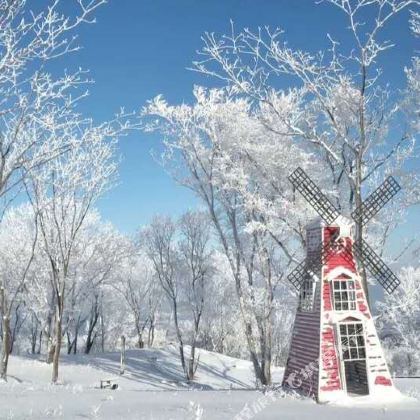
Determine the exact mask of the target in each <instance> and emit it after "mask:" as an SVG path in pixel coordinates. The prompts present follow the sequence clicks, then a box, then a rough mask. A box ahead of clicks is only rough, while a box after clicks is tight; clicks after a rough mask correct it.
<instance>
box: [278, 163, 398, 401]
mask: <svg viewBox="0 0 420 420" xmlns="http://www.w3.org/2000/svg"><path fill="white" fill-rule="evenodd" d="M289 180H290V182H291V183H292V185H293V187H294V189H295V190H297V191H298V192H299V193H301V194H302V196H303V197H304V198H305V199H306V200H307V201H308V203H309V204H311V206H312V207H313V208H314V209H315V210H316V212H317V213H318V214H319V216H320V217H321V219H317V220H316V221H315V222H313V223H310V224H308V226H307V227H306V236H307V240H306V258H305V260H304V261H302V262H301V263H300V264H298V266H297V267H296V268H295V269H294V270H293V271H292V272H291V273H290V274H289V275H288V279H289V281H290V282H291V283H292V285H293V286H294V287H295V288H296V289H297V290H298V291H299V306H298V309H297V312H296V317H295V322H294V327H293V334H292V340H291V345H290V349H289V356H288V359H287V364H286V369H285V373H284V379H283V385H284V386H286V387H290V388H293V389H295V390H298V391H300V392H301V393H304V394H306V395H308V396H311V397H314V398H315V399H316V400H317V401H318V402H329V401H334V400H336V399H340V398H341V397H343V396H346V397H347V396H359V395H370V396H372V397H376V396H377V397H380V398H382V397H383V396H384V394H385V395H386V396H387V397H392V396H395V397H397V396H399V395H400V394H399V392H398V391H397V390H396V389H395V388H394V385H393V381H392V378H391V375H390V373H389V369H388V366H387V364H386V361H385V358H384V355H383V351H382V348H381V344H380V341H379V339H378V335H377V332H376V328H375V325H374V322H373V319H372V315H371V312H370V309H369V305H368V301H367V298H366V293H365V291H364V288H363V284H362V279H361V276H360V274H359V267H360V268H366V269H367V270H369V272H370V273H371V275H372V276H373V277H374V278H375V279H376V280H377V281H378V283H380V284H381V285H382V287H383V288H384V289H385V290H386V291H387V292H388V293H392V292H393V291H394V290H395V289H396V288H397V287H398V285H399V284H400V282H399V280H398V278H397V277H396V276H395V275H394V273H393V272H392V270H391V269H390V268H389V267H388V266H387V265H386V264H385V263H384V262H383V261H382V259H381V258H380V257H379V256H378V255H377V254H376V253H375V252H374V251H373V249H372V248H371V247H370V246H369V245H368V244H367V243H366V242H365V241H364V240H363V239H362V238H355V224H356V222H357V223H358V224H360V225H362V226H363V225H365V224H366V223H367V222H368V221H369V220H370V219H371V218H372V217H373V216H375V215H376V214H377V213H378V212H379V210H380V209H381V208H382V207H383V206H384V205H385V204H386V203H388V202H389V201H390V200H391V199H392V197H393V196H394V195H395V194H396V193H397V192H398V191H399V190H400V189H401V187H400V186H399V185H398V183H397V181H396V180H395V179H394V178H393V177H388V178H387V179H386V180H385V182H384V183H383V184H382V185H381V186H380V187H379V188H377V189H376V190H375V191H374V192H373V193H372V194H371V195H370V196H369V197H368V198H367V199H366V200H365V201H364V202H363V203H362V204H361V205H360V206H359V207H358V208H356V209H355V210H354V211H353V212H352V214H351V219H350V218H346V217H344V216H342V215H340V213H339V211H338V210H337V209H336V207H335V206H334V205H333V204H332V203H331V202H330V200H329V199H328V198H327V197H326V196H325V195H324V194H323V193H322V191H321V190H320V189H319V188H318V187H317V186H316V185H315V183H314V182H313V181H312V180H311V179H310V178H309V177H308V175H307V174H306V173H305V172H304V171H303V169H301V168H297V169H296V170H295V171H294V172H293V173H292V174H291V175H290V176H289ZM356 259H357V260H356Z"/></svg>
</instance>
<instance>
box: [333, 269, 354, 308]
mask: <svg viewBox="0 0 420 420" xmlns="http://www.w3.org/2000/svg"><path fill="white" fill-rule="evenodd" d="M337 286H338V287H337ZM332 297H333V307H334V310H335V311H355V310H356V283H355V281H354V280H353V279H344V278H340V277H338V278H336V279H334V280H332Z"/></svg>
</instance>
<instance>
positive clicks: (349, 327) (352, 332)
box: [348, 324, 355, 335]
mask: <svg viewBox="0 0 420 420" xmlns="http://www.w3.org/2000/svg"><path fill="white" fill-rule="evenodd" d="M348 330H349V335H353V334H354V331H355V328H354V324H349V326H348Z"/></svg>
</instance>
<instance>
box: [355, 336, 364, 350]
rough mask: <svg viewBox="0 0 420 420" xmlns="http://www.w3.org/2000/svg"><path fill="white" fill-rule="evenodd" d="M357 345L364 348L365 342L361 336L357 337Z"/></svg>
mask: <svg viewBox="0 0 420 420" xmlns="http://www.w3.org/2000/svg"><path fill="white" fill-rule="evenodd" d="M357 345H358V346H359V347H364V346H365V340H364V339H363V336H361V335H358V336H357Z"/></svg>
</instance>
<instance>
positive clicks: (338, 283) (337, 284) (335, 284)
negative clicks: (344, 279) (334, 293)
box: [334, 281, 340, 290]
mask: <svg viewBox="0 0 420 420" xmlns="http://www.w3.org/2000/svg"><path fill="white" fill-rule="evenodd" d="M339 288H340V282H339V281H335V282H334V289H335V290H338V289H339Z"/></svg>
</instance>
